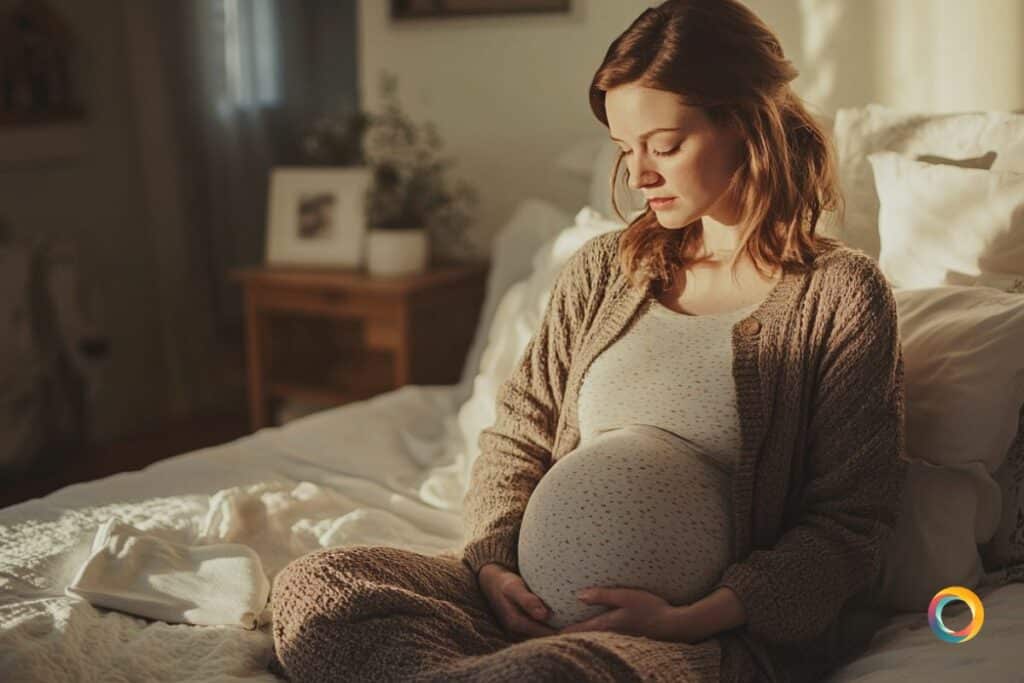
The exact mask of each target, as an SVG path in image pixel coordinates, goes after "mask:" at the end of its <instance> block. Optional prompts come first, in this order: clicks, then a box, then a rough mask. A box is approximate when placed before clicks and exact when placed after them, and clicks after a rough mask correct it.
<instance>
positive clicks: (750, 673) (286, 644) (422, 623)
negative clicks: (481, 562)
mask: <svg viewBox="0 0 1024 683" xmlns="http://www.w3.org/2000/svg"><path fill="white" fill-rule="evenodd" d="M271 604H272V608H273V633H274V649H275V657H276V661H272V662H271V669H272V670H275V672H276V673H279V674H281V675H284V676H286V677H288V678H289V679H291V680H292V681H296V682H299V681H302V682H305V681H332V682H335V681H403V682H404V681H416V682H419V683H432V682H437V683H441V682H442V681H444V682H448V681H485V682H495V683H497V682H500V681H510V682H513V681H514V682H516V683H519V682H520V681H531V682H535V683H543V682H544V681H609V682H616V683H618V682H620V681H672V682H673V683H676V682H679V681H691V682H694V681H695V682H698V683H705V682H708V683H710V682H712V681H719V680H721V681H729V682H736V683H747V682H748V681H755V680H759V677H758V675H757V673H756V668H755V665H754V661H753V659H752V658H751V656H750V655H749V654H747V653H746V651H745V650H744V649H743V646H742V645H741V644H740V643H739V642H738V640H737V639H734V638H733V636H732V635H731V634H729V633H723V634H719V636H718V637H715V638H709V639H707V640H705V641H703V642H701V643H697V644H692V645H691V644H686V643H673V642H666V641H660V640H654V639H651V638H646V637H641V636H631V635H625V634H620V633H614V632H610V631H588V632H579V633H565V634H555V635H549V636H544V637H539V638H538V637H531V638H528V637H525V636H513V635H510V634H506V633H505V631H504V629H502V628H501V626H500V624H499V622H498V621H497V618H496V616H495V614H494V612H492V610H491V608H490V605H489V604H488V602H487V599H486V597H485V596H484V594H483V592H482V591H481V589H480V587H479V584H478V583H477V579H476V576H475V575H474V573H473V571H472V570H471V569H470V568H469V566H468V565H466V564H465V563H464V562H462V561H461V559H460V558H458V557H456V556H455V555H454V554H448V553H444V554H441V555H436V556H430V555H423V554H420V553H416V552H412V551H409V550H404V549H401V548H395V547H390V546H345V547H340V548H329V549H325V550H319V551H316V552H313V553H310V554H308V555H305V556H303V557H300V558H298V559H296V560H294V561H293V562H291V563H290V564H289V565H288V566H286V567H285V568H284V569H283V570H282V571H281V573H280V574H278V575H277V576H276V577H275V580H274V583H273V589H272V593H271Z"/></svg>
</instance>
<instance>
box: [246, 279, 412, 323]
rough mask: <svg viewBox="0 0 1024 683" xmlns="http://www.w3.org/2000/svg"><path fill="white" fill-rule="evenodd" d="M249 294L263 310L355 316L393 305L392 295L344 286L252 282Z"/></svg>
mask: <svg viewBox="0 0 1024 683" xmlns="http://www.w3.org/2000/svg"><path fill="white" fill-rule="evenodd" d="M251 295H252V298H253V300H254V301H255V302H257V305H258V306H259V308H261V309H263V310H268V311H271V310H274V311H288V312H306V313H310V314H327V315H333V316H339V315H350V316H355V317H362V316H372V315H378V314H380V312H381V311H382V310H389V309H393V308H395V307H396V304H395V298H394V297H393V296H388V295H373V294H369V293H365V292H360V293H358V294H355V293H352V292H348V291H346V290H343V289H331V288H326V287H325V288H309V289H298V288H291V287H274V286H266V285H254V286H252V287H251Z"/></svg>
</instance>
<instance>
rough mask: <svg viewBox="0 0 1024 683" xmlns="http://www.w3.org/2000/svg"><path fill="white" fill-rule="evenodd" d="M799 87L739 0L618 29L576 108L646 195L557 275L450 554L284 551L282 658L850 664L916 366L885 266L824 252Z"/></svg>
mask: <svg viewBox="0 0 1024 683" xmlns="http://www.w3.org/2000/svg"><path fill="white" fill-rule="evenodd" d="M796 75H797V74H796V71H795V70H794V68H793V67H792V65H791V64H790V63H789V62H788V61H787V60H786V58H785V57H784V55H783V52H782V49H781V48H780V46H779V41H778V40H777V38H776V37H775V35H774V34H773V33H772V32H771V31H770V30H769V29H768V28H767V27H766V26H765V25H764V24H763V23H762V22H761V21H760V20H759V19H758V18H757V17H756V16H755V15H754V14H752V13H751V12H750V11H749V10H748V9H747V8H746V7H745V6H744V5H742V4H741V3H740V2H738V0H669V1H668V2H664V3H662V4H661V5H659V6H658V7H655V8H651V9H648V10H646V11H645V12H643V14H641V15H640V16H639V17H638V18H637V19H636V20H635V21H634V22H633V24H632V25H631V26H629V28H627V29H626V31H625V32H624V33H623V34H622V35H621V36H619V37H618V38H616V39H615V41H614V42H613V43H612V44H611V46H610V47H609V49H608V51H607V54H606V56H605V58H604V61H603V63H602V64H601V66H600V68H599V69H598V70H597V73H596V74H595V76H594V78H593V82H592V84H591V87H590V104H591V107H592V109H593V111H594V114H595V115H596V117H597V118H598V120H599V121H600V122H601V123H602V124H603V125H604V126H606V127H607V129H608V133H609V136H610V137H611V139H612V140H614V142H615V144H616V145H618V146H619V148H620V150H621V155H620V157H619V160H618V163H617V164H616V169H615V175H614V176H613V178H612V194H613V199H614V194H615V192H614V190H615V184H616V183H615V181H616V179H617V178H619V177H620V176H621V177H623V178H625V180H626V181H628V182H629V184H630V185H631V186H632V187H633V188H634V189H636V190H638V191H640V192H642V193H643V195H644V196H645V197H646V199H647V200H648V202H647V205H646V207H645V210H644V211H643V212H642V213H641V214H640V215H638V216H637V217H636V218H635V219H634V220H632V221H631V222H629V224H628V225H627V226H626V227H624V228H623V229H620V230H614V231H610V232H606V233H604V234H602V235H599V236H596V237H594V238H592V239H590V240H589V241H587V242H586V243H585V244H584V245H583V246H582V247H581V248H580V249H579V250H578V251H577V252H576V253H574V254H573V255H572V256H571V257H570V258H569V260H568V262H567V263H566V265H565V266H564V267H563V268H562V270H561V272H560V273H559V275H558V277H557V278H556V281H555V283H554V285H553V287H552V291H551V295H550V299H549V301H548V303H547V306H546V309H545V312H544V315H543V317H542V321H541V324H540V327H539V329H538V330H537V331H536V333H535V334H534V336H533V337H532V338H531V340H530V341H529V343H528V344H527V346H526V349H525V351H524V352H523V354H522V356H521V358H520V361H519V363H518V365H517V366H516V368H515V370H514V371H513V373H512V374H511V376H510V377H509V378H508V379H507V380H506V381H505V382H504V383H503V384H502V386H501V387H500V390H499V392H498V396H497V405H496V408H497V415H496V419H495V422H494V424H493V425H491V426H490V427H488V428H487V429H484V430H483V431H482V433H481V434H480V438H479V445H480V454H479V456H478V457H477V459H476V461H475V462H474V464H473V468H472V472H471V477H470V482H469V488H468V490H467V492H466V496H465V501H464V507H463V514H464V519H465V523H466V540H465V545H464V547H463V548H462V549H461V552H460V553H454V552H452V553H443V554H440V555H438V556H427V555H423V554H419V553H415V552H411V551H406V550H404V549H399V548H392V547H384V546H353V547H343V548H334V549H326V550H322V551H318V552H316V553H312V554H310V555H307V556H305V557H302V558H299V559H297V560H295V561H294V562H292V563H291V564H290V565H288V566H287V567H286V568H285V569H284V570H283V571H282V572H281V573H280V574H279V575H278V576H277V577H276V580H275V582H274V587H273V593H272V606H273V611H274V631H273V632H274V645H275V654H276V659H275V661H274V662H273V667H274V668H275V670H277V671H278V672H279V673H282V674H284V675H287V676H289V677H290V678H292V679H293V680H298V681H343V680H351V681H364V680H365V681H371V680H372V681H388V680H395V681H590V680H593V681H629V680H635V681H640V680H644V681H647V680H652V681H654V680H664V681H718V680H722V681H762V680H767V681H803V680H807V681H810V680H820V679H821V678H822V677H823V676H824V675H825V674H826V673H827V672H828V671H830V670H833V669H834V668H835V667H837V666H838V665H839V664H840V663H842V662H843V661H845V659H846V658H848V657H851V656H855V655H857V654H859V652H860V651H862V648H863V646H864V645H865V644H866V643H867V642H868V640H870V638H871V636H872V635H873V633H874V632H875V631H876V630H877V628H878V627H879V626H880V624H881V623H882V622H881V620H883V619H884V618H885V616H886V615H885V613H884V610H881V609H878V610H876V609H875V606H874V597H875V595H876V592H875V591H876V589H877V579H878V576H879V571H880V565H879V563H880V551H881V548H882V547H883V546H884V543H885V541H886V539H887V538H888V536H889V535H890V534H891V533H892V530H893V528H894V525H895V521H896V515H897V511H898V510H899V500H900V496H901V493H902V482H903V474H904V466H905V456H904V452H903V441H904V432H903V410H904V393H903V360H902V353H901V347H900V343H899V337H898V330H897V324H896V323H897V321H896V309H895V305H894V299H893V295H892V292H891V290H890V288H889V286H888V284H887V281H886V280H885V278H884V277H883V275H882V274H881V272H880V271H879V269H878V267H877V265H876V264H875V262H874V261H872V260H871V259H870V258H869V257H868V256H866V255H865V254H863V253H862V252H859V251H856V250H853V249H850V248H848V247H846V246H844V245H842V244H841V243H839V242H837V241H834V240H831V239H827V238H824V237H822V236H819V235H817V234H815V226H816V224H817V222H818V219H819V217H820V216H821V214H822V212H823V211H826V210H832V209H837V208H838V207H839V202H840V197H839V192H838V188H837V185H836V177H835V172H834V157H833V152H832V150H831V147H830V145H829V143H828V141H827V138H826V136H825V133H824V132H823V131H822V129H821V127H820V126H819V124H818V123H817V122H816V120H815V119H814V118H813V117H812V116H811V115H810V114H809V113H808V112H807V110H806V109H805V107H804V106H803V105H802V103H801V102H800V100H799V99H798V97H797V96H796V95H795V94H794V93H793V91H792V89H791V87H790V85H789V84H790V81H792V80H793V79H794V78H795V77H796ZM616 207H617V204H616ZM616 211H617V212H618V211H619V209H618V208H616ZM620 215H621V212H620ZM583 589H590V590H589V594H587V595H583V596H580V595H579V593H580V591H582V590H583Z"/></svg>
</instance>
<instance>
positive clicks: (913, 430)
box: [881, 286, 1024, 611]
mask: <svg viewBox="0 0 1024 683" xmlns="http://www.w3.org/2000/svg"><path fill="white" fill-rule="evenodd" d="M893 294H894V296H895V299H896V306H897V313H898V320H899V331H900V341H901V344H902V349H903V359H904V386H905V391H906V430H907V454H908V456H909V457H910V458H911V460H912V462H911V464H910V466H909V467H908V472H907V480H906V491H905V494H904V496H903V498H902V507H901V515H900V519H899V521H898V523H897V529H896V533H895V535H894V537H893V538H892V540H891V542H890V544H889V546H888V547H887V548H886V550H885V559H884V561H883V571H882V584H881V585H882V599H883V602H884V603H886V604H888V605H889V606H891V607H894V608H896V609H901V610H910V611H920V610H925V609H927V608H928V603H929V601H930V600H931V598H932V596H933V595H934V594H935V593H936V591H938V590H939V589H940V588H943V587H944V586H948V585H951V584H956V585H962V586H967V587H974V586H976V585H977V584H978V579H979V577H980V576H981V573H982V571H983V569H982V561H981V556H980V554H979V552H978V547H977V546H978V544H981V543H985V542H987V541H988V540H989V539H991V538H992V537H993V535H994V534H995V533H996V530H997V528H998V527H999V525H1000V521H1001V512H1002V507H1003V505H1002V496H1001V493H1000V485H999V484H998V483H997V482H996V480H995V478H994V477H993V474H994V473H995V472H996V471H997V470H999V469H1000V468H1001V467H1002V465H1003V464H1004V462H1005V460H1006V458H1007V455H1008V453H1009V452H1010V446H1011V444H1012V443H1013V442H1014V439H1015V437H1016V436H1017V431H1018V420H1019V414H1020V411H1021V407H1022V405H1024V354H1022V353H1021V349H1022V347H1024V297H1021V296H1019V295H1015V294H1009V293H1006V292H1001V291H998V290H996V289H992V288H989V287H963V286H943V287H933V288H923V289H894V290H893Z"/></svg>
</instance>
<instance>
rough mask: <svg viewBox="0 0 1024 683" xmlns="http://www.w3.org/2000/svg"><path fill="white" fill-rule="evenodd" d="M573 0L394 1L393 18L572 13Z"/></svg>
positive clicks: (392, 4)
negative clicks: (570, 3)
mask: <svg viewBox="0 0 1024 683" xmlns="http://www.w3.org/2000/svg"><path fill="white" fill-rule="evenodd" d="M569 2H570V0H391V18H392V19H418V18H421V17H431V18H444V17H457V16H467V15H479V14H522V13H527V12H568V11H569Z"/></svg>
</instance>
